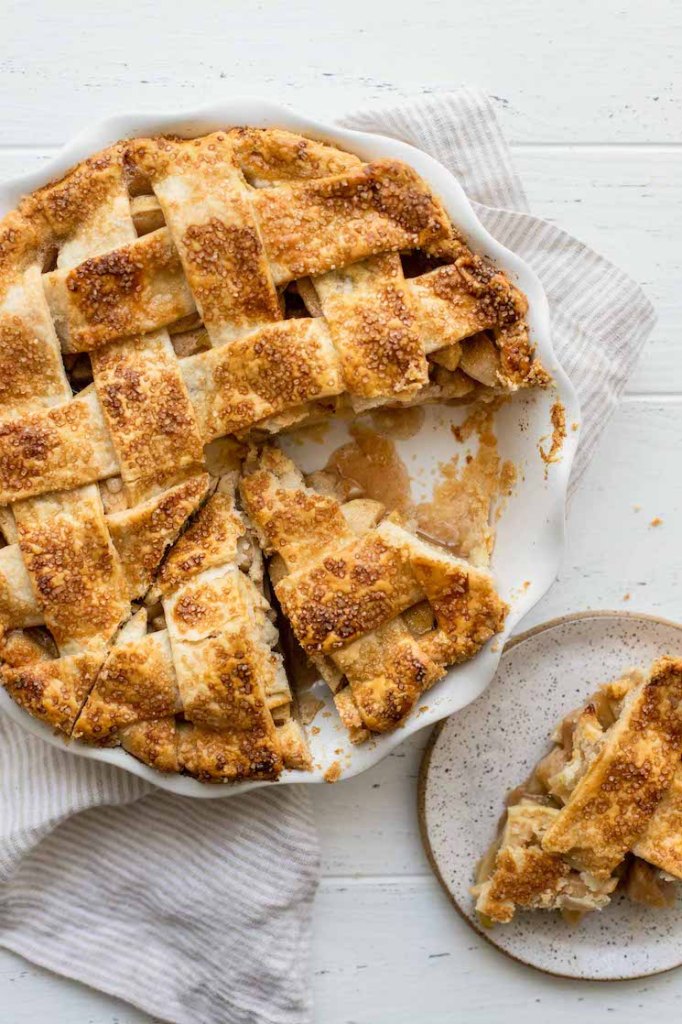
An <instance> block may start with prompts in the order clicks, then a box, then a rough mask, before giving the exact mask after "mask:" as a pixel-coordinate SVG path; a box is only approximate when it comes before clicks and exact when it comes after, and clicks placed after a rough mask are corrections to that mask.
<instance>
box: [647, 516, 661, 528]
mask: <svg viewBox="0 0 682 1024" xmlns="http://www.w3.org/2000/svg"><path fill="white" fill-rule="evenodd" d="M649 526H663V520H662V519H661V517H660V516H654V518H653V519H652V520H651V522H650V523H649Z"/></svg>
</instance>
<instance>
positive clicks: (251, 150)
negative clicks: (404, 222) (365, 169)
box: [227, 128, 361, 184]
mask: <svg viewBox="0 0 682 1024" xmlns="http://www.w3.org/2000/svg"><path fill="white" fill-rule="evenodd" d="M227 135H228V137H229V140H230V143H231V144H232V149H233V152H234V155H235V159H236V161H237V163H238V164H239V166H240V167H241V169H242V171H243V173H244V174H245V175H246V177H247V179H248V180H249V181H251V182H254V181H256V182H258V183H264V182H268V183H269V184H275V183H281V182H285V181H301V180H302V179H305V178H326V177H328V176H329V175H332V174H342V173H344V172H345V171H350V170H352V169H353V168H356V167H359V166H360V163H361V161H360V160H359V159H358V158H357V157H356V156H353V154H352V153H344V152H343V151H342V150H340V149H336V148H335V147H334V146H329V145H327V144H326V143H324V142H316V141H315V140H313V139H307V138H304V137H303V136H301V135H295V134H294V133H293V132H287V131H283V130H282V129H281V128H232V129H231V130H230V131H229V132H228V133H227Z"/></svg>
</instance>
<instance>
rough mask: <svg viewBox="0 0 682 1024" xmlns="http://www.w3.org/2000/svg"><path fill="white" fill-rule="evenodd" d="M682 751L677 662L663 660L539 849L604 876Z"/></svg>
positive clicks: (650, 809)
mask: <svg viewBox="0 0 682 1024" xmlns="http://www.w3.org/2000/svg"><path fill="white" fill-rule="evenodd" d="M681 752H682V660H679V659H678V660H675V659H671V658H661V659H660V660H659V661H657V662H656V663H655V664H654V665H653V667H652V670H651V674H650V676H649V678H648V679H647V680H645V681H644V682H643V683H642V684H640V685H639V686H637V687H636V688H635V689H634V690H633V691H632V693H631V694H630V695H629V697H628V699H627V700H626V706H625V707H624V710H623V712H622V713H621V716H620V718H619V719H618V721H617V723H616V724H615V725H614V726H613V728H612V729H611V730H610V732H609V734H608V736H607V737H606V741H605V743H604V745H603V746H602V747H601V749H600V751H599V753H598V754H597V756H596V757H595V759H594V760H593V762H592V763H591V765H590V767H589V769H588V771H587V772H586V773H585V774H584V775H583V776H582V778H581V779H580V781H579V782H578V784H577V786H576V787H575V789H574V790H573V792H572V793H571V796H570V798H569V800H568V803H567V804H566V806H565V807H564V808H563V809H562V811H561V812H560V814H559V816H558V817H557V820H556V822H555V823H554V824H553V826H552V827H551V828H550V829H549V830H548V832H547V833H546V835H545V837H544V840H543V847H544V849H545V850H547V851H548V852H549V853H562V854H564V855H566V856H568V857H570V859H571V862H573V863H575V864H577V865H579V866H581V867H583V868H584V869H586V870H589V871H591V872H592V873H593V874H595V875H596V876H598V877H605V876H607V875H608V874H610V873H611V871H612V870H613V869H614V867H615V866H616V865H617V864H619V863H620V861H621V860H622V859H623V857H624V856H625V854H626V853H627V851H628V850H630V849H631V848H632V846H633V845H634V843H635V842H636V841H637V838H638V837H639V836H640V835H641V833H642V832H643V830H644V828H645V827H646V825H647V822H648V821H649V820H650V819H651V817H652V816H653V814H654V812H655V810H656V807H657V806H658V803H659V801H660V799H661V797H662V796H663V794H664V792H665V791H666V789H667V788H668V786H669V785H670V782H671V780H672V777H673V774H674V772H675V769H676V767H677V764H678V763H679V759H680V753H681Z"/></svg>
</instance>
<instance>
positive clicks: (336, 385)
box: [180, 320, 343, 441]
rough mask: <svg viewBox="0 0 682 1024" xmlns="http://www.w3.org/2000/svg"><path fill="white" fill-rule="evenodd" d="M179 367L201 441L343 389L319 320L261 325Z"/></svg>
mask: <svg viewBox="0 0 682 1024" xmlns="http://www.w3.org/2000/svg"><path fill="white" fill-rule="evenodd" d="M180 365H181V369H182V374H183V376H184V379H185V384H186V385H187V389H188V391H189V395H190V398H191V400H192V403H193V405H194V409H195V412H196V416H197V420H198V423H199V429H200V430H201V433H202V436H203V438H204V440H205V441H212V440H213V439H214V438H216V437H221V436H222V435H223V434H234V433H238V432H240V431H243V430H246V429H248V428H249V427H252V426H254V425H255V424H257V423H258V421H259V420H264V419H266V417H269V416H273V415H274V414H276V413H279V412H282V411H283V410H285V409H288V408H290V407H291V406H297V405H300V404H302V403H304V402H307V401H309V400H311V399H317V398H324V397H326V396H327V395H338V394H339V393H340V392H341V391H343V382H342V379H341V375H340V372H339V368H338V362H337V359H336V356H335V353H334V350H333V348H332V345H331V341H330V339H329V333H328V331H327V329H326V327H325V325H324V322H323V321H322V320H285V321H283V322H282V323H279V324H272V325H271V326H269V327H262V328H260V329H259V330H258V331H254V332H253V333H252V334H249V335H248V336H247V337H245V338H240V339H238V340H236V341H234V342H232V343H231V344H230V345H223V346H222V347H221V348H215V349H211V350H210V351H208V352H200V353H199V354H198V355H195V356H190V357H188V358H187V359H183V360H182V362H181V364H180Z"/></svg>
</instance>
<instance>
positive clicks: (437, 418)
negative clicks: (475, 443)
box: [0, 98, 580, 797]
mask: <svg viewBox="0 0 682 1024" xmlns="http://www.w3.org/2000/svg"><path fill="white" fill-rule="evenodd" d="M241 124H244V125H253V126H256V127H273V126H277V127H281V128H286V129H289V130H290V131H294V132H300V133H302V134H304V135H309V136H311V137H314V138H318V139H322V140H325V141H329V142H331V143H332V144H335V145H338V146H339V147H341V148H342V149H348V150H350V151H352V152H355V153H357V154H358V155H359V156H361V157H362V158H363V159H366V160H374V159H379V158H382V157H389V158H395V159H399V160H403V161H405V162H406V163H409V164H411V165H412V166H413V167H414V168H415V169H416V170H417V171H418V173H419V174H421V175H422V177H423V178H424V179H425V180H426V181H427V182H428V183H429V185H430V186H431V188H432V189H433V191H434V192H435V193H436V194H437V195H438V196H439V197H440V198H441V200H442V201H443V203H444V205H445V207H446V209H447V211H448V213H449V215H450V217H451V218H452V220H453V221H454V223H455V224H457V225H458V226H459V227H460V228H461V229H462V231H463V232H464V234H465V235H466V236H467V238H468V240H469V243H470V245H471V247H472V249H474V251H477V252H480V253H485V254H487V255H489V256H490V257H492V258H493V259H494V260H495V262H496V263H497V264H498V265H499V266H501V267H502V268H503V269H504V270H506V271H507V273H508V274H509V276H510V277H511V278H512V279H513V280H514V281H515V283H516V284H518V286H519V287H520V288H521V289H522V290H523V291H524V292H525V293H526V295H527V296H528V300H529V306H530V308H529V313H528V321H529V325H530V329H531V337H532V340H533V342H534V344H535V346H536V349H537V354H538V356H539V357H540V359H541V360H542V362H543V364H544V366H545V367H546V368H547V369H548V370H549V372H550V373H551V374H552V376H553V378H554V381H555V384H556V388H555V389H552V390H549V391H536V392H525V393H522V394H519V395H517V396H515V397H514V398H513V399H512V401H511V402H510V403H508V404H507V405H505V406H503V407H502V409H500V410H499V411H498V412H497V414H496V417H495V429H496V433H497V437H498V445H499V450H500V455H501V457H502V458H503V459H509V460H511V461H513V462H514V464H515V465H516V467H517V470H518V476H519V482H518V485H517V487H516V489H515V492H514V494H513V495H512V497H511V498H510V500H509V501H508V503H507V506H506V508H505V511H504V514H503V516H502V518H501V519H500V522H499V523H498V526H497V543H496V547H495V551H494V554H493V559H492V565H491V568H492V570H493V572H494V574H495V577H496V579H497V583H498V587H499V590H500V594H501V596H502V597H503V598H505V599H506V600H507V601H508V602H509V604H510V613H509V615H508V617H507V621H506V624H505V630H504V633H503V634H501V635H500V636H499V637H496V638H495V642H493V643H490V644H488V645H487V646H486V647H485V648H484V650H482V651H481V652H480V653H479V654H478V655H477V657H476V658H474V659H473V660H472V661H470V662H467V663H465V664H463V665H460V666H458V667H456V668H453V669H451V670H450V672H449V673H448V675H447V676H446V677H445V678H444V679H443V680H441V681H440V682H439V683H438V684H437V685H436V686H435V687H434V688H433V689H432V690H431V691H429V693H428V694H427V695H425V697H424V699H423V701H422V702H421V705H420V707H418V708H417V709H415V711H413V713H412V714H411V715H410V716H409V717H408V719H407V720H406V722H405V724H404V725H403V726H402V727H401V728H399V729H398V730H396V731H395V732H393V733H389V734H387V735H383V736H377V737H375V738H373V739H371V740H370V741H369V742H367V743H365V744H362V745H360V746H353V745H352V744H351V743H350V741H349V740H348V738H347V736H346V733H345V730H344V729H343V728H342V726H341V724H340V722H339V721H338V716H337V714H336V710H335V708H334V705H333V702H332V700H331V695H330V694H329V691H328V690H327V688H326V686H324V685H323V684H320V686H319V693H318V692H317V688H315V696H317V697H319V699H320V700H324V702H325V705H326V707H325V708H324V709H321V710H320V712H318V714H317V716H316V717H315V720H314V723H312V724H313V726H314V730H313V728H311V727H309V728H308V738H309V742H310V746H311V750H312V755H313V762H314V765H315V768H314V770H313V771H312V772H309V773H304V772H293V771H287V772H284V773H283V774H282V776H281V778H280V780H279V781H278V782H277V783H271V782H245V783H238V784H234V785H229V784H228V785H205V784H202V783H200V782H198V781H197V780H195V779H192V778H189V777H185V776H177V775H176V776H167V775H163V774H161V773H160V772H157V771H155V770H154V769H152V768H149V767H147V766H146V765H144V764H142V763H141V762H138V761H136V760H135V759H134V758H133V757H132V756H131V755H129V754H127V753H126V752H125V751H123V750H122V749H120V748H117V749H99V748H94V747H88V746H85V745H83V744H78V743H73V744H71V745H70V746H69V749H70V750H71V751H72V752H73V753H74V754H77V755H78V756H80V757H89V758H91V759H93V760H98V761H103V762H106V763H108V764H114V765H117V766H119V767H121V768H123V769H125V770H127V771H130V772H132V773H133V774H135V775H138V776H140V777H142V778H144V779H146V780H148V781H149V782H152V783H154V784H155V785H157V786H159V787H161V788H163V789H166V790H169V791H170V792H174V793H178V794H182V795H184V796H197V797H220V796H232V795H234V794H236V793H243V792H245V791H246V790H248V789H253V788H255V787H257V786H263V785H267V786H272V785H284V784H286V783H292V782H299V783H313V782H315V783H318V782H323V781H325V773H326V772H327V770H328V769H329V768H330V767H331V766H332V765H334V766H335V767H336V766H338V769H340V778H348V777H350V776H352V775H357V774H358V773H359V772H362V771H365V770H366V769H367V768H370V767H372V765H374V764H376V763H377V762H378V761H380V760H381V759H382V758H383V757H385V756H386V755H387V754H388V753H389V752H390V751H391V750H393V749H394V748H395V747H396V746H398V744H399V743H401V742H402V741H403V740H404V739H405V738H406V737H407V736H408V735H411V734H412V733H413V732H416V731H417V730H418V729H422V728H424V727H425V726H428V725H432V724H433V723H434V722H437V721H439V720H441V719H443V718H446V717H447V716H448V715H451V714H452V713H453V712H455V711H458V710H459V709H460V708H463V707H465V706H466V705H467V704H469V703H471V701H473V700H475V699H476V697H478V696H479V695H480V694H481V693H482V692H483V691H484V690H485V688H486V687H487V686H488V684H489V683H490V681H491V679H492V678H493V676H494V674H495V670H496V668H497V664H498V661H499V658H500V653H501V651H502V647H503V646H504V642H505V640H506V639H507V638H508V637H509V635H510V634H511V632H512V630H513V629H514V627H515V626H516V625H517V624H518V622H519V621H520V620H521V619H522V618H523V616H524V615H525V614H526V612H528V611H529V609H530V608H532V607H533V605H534V604H535V603H536V602H537V601H538V600H539V599H540V598H541V597H542V595H543V594H544V593H545V592H546V591H547V589H548V588H549V586H550V585H551V584H552V582H553V580H554V578H555V576H556V573H557V571H558V568H559V564H560V558H561V553H562V549H563V541H564V512H565V504H566V491H567V486H568V480H569V475H570V470H571V465H572V462H573V456H574V454H575V449H576V446H577V442H578V435H579V431H578V429H577V428H576V429H571V425H572V424H576V425H577V424H578V422H579V418H580V414H579V407H578V401H577V398H576V395H575V392H574V390H573V388H572V386H571V384H570V382H569V380H568V378H567V377H566V375H565V374H564V372H563V370H562V369H561V367H560V366H559V364H558V362H557V360H556V357H555V355H554V352H553V350H552V345H551V331H550V319H549V309H548V305H547V299H546V296H545V293H544V291H543V288H542V285H541V284H540V282H539V280H538V278H537V277H536V276H535V274H534V273H533V271H532V270H531V269H530V267H529V266H528V265H527V264H526V263H525V262H524V261H523V260H522V259H521V258H520V257H519V256H517V255H515V254H514V253H512V252H510V251H509V250H508V249H506V248H505V247H504V246H503V245H501V244H500V243H499V242H497V241H496V240H495V239H494V238H493V237H492V236H491V235H490V234H489V233H488V231H486V229H485V228H484V227H483V225H482V224H481V223H480V221H479V220H478V218H477V217H476V215H475V213H474V211H473V209H472V207H471V205H470V203H469V201H468V199H467V198H466V196H465V194H464V191H463V190H462V188H461V186H460V185H459V183H458V182H457V180H456V179H455V178H454V177H453V175H452V174H451V173H450V172H449V171H448V170H447V169H446V168H445V167H443V165H442V164H440V163H438V162H437V161H436V160H434V159H433V158H432V157H430V156H428V155H427V154H426V153H423V152H422V151H420V150H418V149H415V148H413V147H412V146H409V145H407V144H406V143H404V142H400V141H398V140H396V139H391V138H387V137H384V136H379V135H369V134H366V133H364V132H356V131H350V130H348V129H344V128H338V127H334V126H332V125H327V124H324V123H322V122H320V121H315V120H312V119H309V118H306V117H301V116H300V115H298V114H295V113H293V112H291V111H289V110H287V109H286V108H285V107H280V106H278V105H276V104H273V103H269V102H265V101H263V100H258V99H249V98H237V99H232V100H229V101H227V102H225V103H221V104H217V105H212V106H208V107H202V108H198V109H196V110H193V111H188V112H185V113H179V114H153V113H150V114H131V115H127V116H119V117H111V118H107V119H106V120H103V121H101V122H99V123H98V124H95V125H93V126H92V127H90V128H88V129H86V130H85V131H84V132H81V133H80V134H79V135H78V136H76V138H74V139H73V140H72V141H71V142H70V143H67V145H66V146H65V147H64V148H63V149H62V150H61V151H60V152H59V153H58V154H57V155H56V156H55V157H54V158H53V159H52V160H50V161H48V162H47V163H45V164H42V165H41V167H40V169H39V170H38V171H36V172H33V173H31V174H27V175H24V176H22V177H19V178H14V179H12V180H11V181H8V182H6V183H5V184H3V185H2V186H0V216H1V215H4V214H5V213H7V212H8V211H9V210H11V209H12V208H13V207H14V206H15V205H16V204H17V202H18V201H19V199H20V198H21V196H23V195H25V194H26V193H27V192H31V191H33V190H34V189H36V188H39V187H40V186H42V185H44V184H46V183H47V182H48V181H51V180H53V179H55V178H59V177H60V176H61V175H62V174H63V173H64V172H65V171H66V170H68V168H69V167H71V166H72V165H73V164H76V163H78V162H79V161H80V160H83V159H85V158H86V157H88V156H89V155H91V154H92V153H94V152H96V151H97V150H99V149H101V148H103V147H105V146H107V145H110V144H111V143H113V142H115V141H116V140H118V139H121V138H125V137H131V136H140V135H150V134H151V135H153V134H160V133H174V134H179V135H184V136H193V135H203V134H205V133H207V132H210V131H215V130H217V129H220V128H227V127H230V126H233V125H241ZM557 400H559V401H560V402H561V403H562V404H563V406H564V408H565V413H566V422H567V424H569V429H568V434H567V437H566V439H565V441H564V443H563V447H562V452H561V458H560V460H559V461H557V462H555V463H553V464H552V465H551V466H549V467H547V466H546V465H545V463H544V462H543V461H542V459H541V457H540V454H539V451H538V445H539V443H540V442H541V440H543V439H546V438H547V436H548V434H551V430H552V428H551V424H550V410H551V406H552V404H553V403H554V402H555V401H557ZM464 415H465V413H464V412H462V411H461V410H460V409H453V408H450V407H445V406H433V407H429V408H427V414H426V420H425V423H424V426H423V428H422V429H421V431H420V432H419V434H418V435H417V436H416V437H413V438H411V439H410V440H408V441H405V442H399V443H397V447H398V450H399V452H400V455H401V457H402V458H403V459H404V461H405V462H406V465H407V466H408V468H410V469H411V468H412V467H416V468H417V471H416V473H415V474H413V480H412V486H413V494H414V497H415V498H416V499H417V500H421V499H423V498H428V497H429V496H430V490H431V484H432V482H433V480H434V478H435V476H436V474H437V472H438V466H439V464H440V463H442V462H445V461H447V460H448V459H450V458H451V457H452V455H453V454H454V451H455V449H454V442H453V438H452V432H451V430H450V425H451V424H452V423H453V422H457V420H458V419H461V418H463V416H464ZM345 430H346V428H345V425H344V424H342V423H335V424H333V425H332V427H331V428H330V430H329V431H328V435H327V438H326V440H325V443H324V444H320V443H318V442H316V441H314V440H310V441H309V442H308V443H307V444H304V445H303V446H301V445H300V444H298V445H297V446H296V447H295V448H293V449H291V452H290V453H291V454H292V456H293V457H294V458H295V459H296V461H297V462H298V463H299V464H300V465H301V466H302V468H303V469H304V470H305V471H306V472H308V471H311V470H313V469H317V468H320V467H321V466H322V465H324V463H325V461H326V458H327V455H328V454H329V452H330V451H331V450H332V449H333V448H335V447H337V446H338V445H339V444H340V443H342V442H343V440H345V437H346V433H345ZM285 446H286V442H285ZM0 708H1V709H2V710H3V711H4V712H6V713H7V714H8V715H9V716H10V717H11V718H12V719H13V720H14V721H16V722H17V723H18V724H20V725H21V726H22V727H23V728H25V729H27V730H28V731H29V732H32V733H33V734H34V735H37V736H40V737H41V738H43V739H44V740H45V741H46V742H48V743H52V744H53V745H55V746H59V747H60V748H62V749H63V748H64V741H63V739H61V738H59V737H58V736H55V735H54V734H53V733H52V732H51V730H50V729H49V728H48V727H47V726H46V725H44V724H43V723H41V722H38V721H36V720H35V719H33V718H31V717H30V716H29V715H28V714H26V713H25V712H24V711H22V710H21V709H20V708H19V707H18V706H17V705H16V704H15V703H14V702H13V701H12V699H11V698H10V697H9V695H8V694H7V693H6V692H5V691H4V690H3V689H2V688H0Z"/></svg>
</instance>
